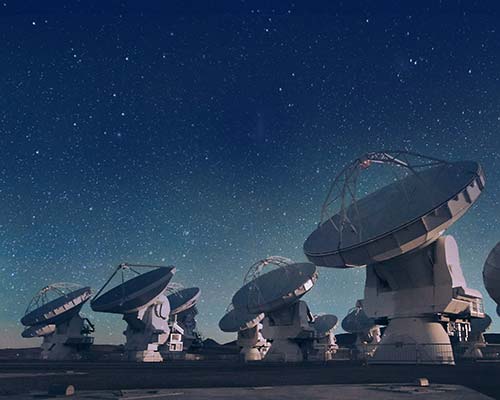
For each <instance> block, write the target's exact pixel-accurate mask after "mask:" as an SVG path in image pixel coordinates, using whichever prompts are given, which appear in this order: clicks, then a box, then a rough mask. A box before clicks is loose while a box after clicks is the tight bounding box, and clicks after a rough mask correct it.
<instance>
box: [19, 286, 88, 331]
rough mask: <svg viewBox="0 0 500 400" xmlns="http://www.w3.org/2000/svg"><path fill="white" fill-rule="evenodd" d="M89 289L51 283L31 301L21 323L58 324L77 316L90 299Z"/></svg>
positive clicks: (30, 324) (26, 324) (31, 324)
mask: <svg viewBox="0 0 500 400" xmlns="http://www.w3.org/2000/svg"><path fill="white" fill-rule="evenodd" d="M91 293H92V292H91V289H90V287H81V286H79V285H76V284H73V283H66V282H60V283H53V284H51V285H48V286H46V287H44V288H43V289H41V290H40V291H39V292H38V293H37V294H36V295H35V296H34V297H33V299H32V300H31V302H30V303H29V305H28V308H27V309H26V313H25V315H24V317H22V318H21V323H22V324H23V325H25V326H33V325H38V324H46V325H48V324H59V323H61V322H64V321H67V320H69V319H71V318H72V317H73V316H74V315H76V314H78V312H79V311H80V310H81V308H82V307H83V305H84V304H85V302H86V301H87V300H89V299H90V297H91Z"/></svg>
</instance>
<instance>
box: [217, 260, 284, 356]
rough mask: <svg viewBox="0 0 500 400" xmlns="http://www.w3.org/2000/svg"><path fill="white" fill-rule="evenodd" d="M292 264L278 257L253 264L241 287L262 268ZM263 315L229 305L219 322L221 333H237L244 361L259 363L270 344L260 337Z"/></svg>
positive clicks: (259, 273)
mask: <svg viewBox="0 0 500 400" xmlns="http://www.w3.org/2000/svg"><path fill="white" fill-rule="evenodd" d="M291 264H293V261H292V260H290V259H288V258H285V257H280V256H271V257H267V258H265V259H262V260H259V261H257V262H256V263H254V264H253V265H252V266H251V267H250V268H249V269H248V271H247V273H246V275H245V277H244V279H243V285H246V284H247V283H249V282H251V281H252V280H253V279H255V278H257V277H258V276H260V275H261V273H262V270H263V268H265V267H266V266H269V265H272V266H275V267H284V266H287V265H291ZM263 319H264V313H261V312H257V313H253V312H250V311H248V310H247V309H246V308H235V307H234V305H233V303H231V304H230V305H229V306H228V307H227V309H226V314H225V315H224V316H223V317H222V319H221V320H220V321H219V328H220V329H221V331H223V332H237V333H238V338H237V343H238V346H239V347H241V352H240V354H242V356H243V358H244V360H245V361H260V360H262V359H263V358H264V357H265V355H266V354H267V352H268V350H269V347H270V343H269V341H268V340H267V339H266V338H264V336H263V335H262V323H261V322H262V320H263Z"/></svg>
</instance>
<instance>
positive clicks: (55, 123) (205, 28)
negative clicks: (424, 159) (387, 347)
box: [0, 0, 500, 347]
mask: <svg viewBox="0 0 500 400" xmlns="http://www.w3.org/2000/svg"><path fill="white" fill-rule="evenodd" d="M18 3H19V2H14V1H9V0H3V1H2V2H0V43H1V46H0V74H1V75H0V76H1V79H0V145H1V149H2V153H1V157H0V201H1V204H2V212H1V213H0V299H1V300H2V301H1V306H0V326H1V330H0V347H4V346H11V345H25V344H27V343H29V341H26V340H22V339H21V338H20V332H21V329H22V328H21V326H20V324H19V323H18V320H19V318H20V317H21V316H22V314H23V312H24V309H25V307H26V305H27V304H28V302H29V300H30V298H31V296H32V295H33V294H35V292H36V291H37V290H38V289H40V288H41V287H42V286H44V285H46V284H48V283H51V282H54V281H70V282H77V283H81V284H85V285H90V286H92V287H93V288H94V289H96V290H97V289H99V288H100V286H101V285H102V284H103V283H104V280H105V278H107V277H108V276H109V275H110V273H111V271H112V269H113V268H114V266H116V265H117V264H118V263H120V262H123V261H130V262H138V263H153V264H158V263H160V264H174V265H176V266H177V268H178V274H177V276H176V280H177V281H179V282H181V283H183V284H185V285H198V286H200V287H201V289H202V292H203V293H202V302H201V304H200V306H199V309H200V316H199V325H200V328H201V330H202V332H203V333H204V334H205V335H206V336H213V337H216V338H217V339H222V338H223V336H222V335H221V334H220V333H219V332H218V329H217V322H218V320H219V318H220V317H221V316H222V314H223V312H224V309H225V308H226V306H227V304H228V303H229V301H230V298H231V295H232V294H233V293H234V292H235V290H236V289H237V288H238V287H239V285H240V283H241V281H242V279H243V276H244V273H245V271H246V269H247V268H248V267H249V266H250V265H251V264H252V263H253V262H254V261H256V260H258V259H260V258H263V257H265V256H268V255H274V254H277V255H283V256H286V257H290V258H293V259H295V260H304V259H305V257H304V255H303V253H302V244H303V242H304V240H305V239H306V237H307V236H308V235H309V233H310V232H311V231H312V230H313V229H314V227H315V226H316V223H317V222H318V220H319V212H320V207H321V204H322V201H323V199H324V196H325V195H326V191H327V189H328V187H329V184H330V182H331V180H332V179H333V178H334V177H335V175H336V173H337V172H338V171H339V170H340V169H341V168H342V166H343V165H344V164H345V163H347V162H349V161H350V160H352V159H353V158H355V157H357V156H358V155H360V154H361V153H363V152H366V151H370V150H379V149H383V148H406V149H408V150H413V151H417V152H421V153H424V154H427V155H430V156H435V157H439V158H445V159H449V160H458V159H473V160H477V161H479V162H481V163H482V164H483V166H484V168H485V170H486V176H487V189H486V191H485V192H484V194H483V196H482V198H481V199H480V201H479V202H478V203H477V204H476V206H474V207H473V209H472V210H471V211H470V212H469V213H468V214H467V215H466V216H465V217H464V218H463V219H462V220H461V221H460V222H458V223H457V224H456V225H455V226H454V227H453V228H452V229H450V233H452V234H453V235H454V236H455V237H456V239H457V241H458V242H459V245H460V249H461V256H462V264H463V269H464V272H465V275H466V278H467V279H468V282H469V286H471V287H474V288H476V289H479V290H481V291H482V292H483V294H485V295H486V293H485V290H484V286H483V284H482V277H481V272H482V265H483V262H484V260H485V258H486V256H487V253H488V251H489V250H490V249H491V247H493V245H494V244H495V243H496V242H497V241H498V240H499V238H500V223H499V219H500V218H499V210H500V208H499V194H500V189H499V182H500V95H499V93H500V74H499V71H500V23H499V22H498V21H499V19H498V13H496V12H495V10H489V9H488V6H486V5H485V3H479V4H480V6H481V7H479V6H478V5H477V4H472V5H471V6H469V7H470V8H469V9H465V8H463V6H461V5H460V3H451V2H445V3H436V2H429V3H425V4H433V5H432V6H431V7H425V6H422V8H416V7H413V8H405V7H404V6H401V5H398V3H399V2H395V3H389V2H383V3H382V4H383V6H380V7H378V6H375V5H371V6H363V5H361V3H359V4H356V5H352V4H350V5H338V4H330V5H323V4H322V3H317V4H316V5H315V6H314V8H308V7H307V6H305V5H293V4H291V3H290V4H285V2H276V3H274V6H273V3H268V6H266V7H264V8H260V7H259V6H258V5H255V3H252V2H227V3H225V2H218V3H216V5H213V4H210V3H206V2H200V3H202V4H203V6H200V5H199V4H197V3H196V2H176V3H168V2H161V3H160V2H152V3H150V4H149V5H148V6H139V5H138V4H139V3H135V5H134V4H131V3H124V2H120V3H118V2H110V3H107V5H106V6H105V8H104V9H103V8H102V6H101V5H100V3H102V2H90V3H85V4H80V3H76V2H75V4H73V5H71V6H65V5H64V4H65V3H66V2H62V1H61V2H51V4H50V6H49V5H47V6H45V5H40V4H37V5H35V6H33V5H29V3H24V4H22V5H20V4H18ZM35 4H36V3H35ZM269 4H270V5H269ZM363 285H364V271H363V270H356V271H355V270H349V271H338V270H327V269H321V270H320V279H319V282H318V284H317V287H316V288H315V289H313V290H312V292H311V293H310V294H309V295H308V297H306V300H308V302H309V305H310V307H311V309H312V311H313V312H329V313H335V314H337V315H339V316H340V317H342V316H344V315H345V313H346V312H347V310H348V308H350V307H352V306H353V305H354V302H355V301H356V299H358V298H361V297H362V292H363ZM485 304H486V308H487V311H488V312H489V313H490V314H493V313H494V307H493V303H492V301H491V300H489V298H486V299H485ZM84 313H86V314H87V315H90V316H91V317H92V319H93V320H94V321H96V324H97V333H96V336H97V339H98V341H99V342H109V341H112V342H121V341H122V340H123V336H122V334H121V332H122V330H123V329H124V326H125V325H124V323H123V322H122V321H120V319H119V317H116V316H107V315H104V314H93V313H91V312H90V309H89V308H88V307H86V308H85V309H84ZM495 328H496V329H499V328H500V324H499V323H498V321H497V320H496V321H495ZM224 337H225V338H228V336H224Z"/></svg>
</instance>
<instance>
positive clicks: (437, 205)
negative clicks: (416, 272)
mask: <svg viewBox="0 0 500 400" xmlns="http://www.w3.org/2000/svg"><path fill="white" fill-rule="evenodd" d="M376 166H377V167H380V166H383V167H389V168H385V169H386V172H388V173H389V176H388V177H385V179H384V181H385V182H380V180H379V179H377V178H380V177H375V179H372V180H370V181H369V182H361V177H362V176H363V173H365V171H369V170H372V169H373V168H375V167H376ZM391 175H392V179H391ZM387 180H388V181H389V182H388V183H387ZM363 183H365V185H363ZM380 184H382V187H381V188H379V189H378V190H376V191H374V192H371V193H368V191H367V188H368V187H370V186H372V187H373V185H380ZM483 188H484V173H483V170H482V168H481V166H480V165H479V164H478V163H476V162H472V161H459V162H447V161H443V160H439V159H436V158H432V157H427V156H423V155H421V154H417V153H412V152H407V151H382V152H371V153H366V154H365V155H363V156H361V157H359V158H357V159H355V160H354V161H353V162H351V163H350V164H348V165H347V166H346V167H345V168H344V169H343V170H342V171H341V173H340V174H339V175H338V176H337V177H336V178H335V179H334V180H333V183H332V185H331V187H330V190H329V191H328V195H327V197H326V200H325V202H324V204H323V206H322V209H321V218H320V223H319V226H318V228H317V229H316V230H315V231H314V232H313V233H312V234H311V235H310V236H309V237H308V238H307V240H306V241H305V243H304V253H305V254H306V256H307V258H309V260H310V261H311V262H313V263H315V264H316V265H319V266H324V267H334V268H350V267H362V266H366V265H368V264H373V263H377V262H382V261H385V260H389V259H391V258H394V257H396V256H398V255H401V254H404V253H407V252H409V251H412V250H415V249H418V248H420V247H422V246H425V245H427V244H429V243H431V242H432V241H434V240H436V239H437V238H438V237H439V236H440V235H441V234H442V233H443V231H444V230H445V229H447V228H448V227H449V226H450V225H451V224H452V223H453V222H455V221H456V220H457V219H459V218H460V217H461V216H462V215H463V214H464V213H465V212H466V211H467V210H468V209H469V208H470V207H471V205H472V204H473V203H474V202H475V200H476V199H477V197H478V196H479V194H480V193H481V191H482V190H483Z"/></svg>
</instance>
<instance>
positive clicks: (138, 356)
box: [123, 296, 170, 362]
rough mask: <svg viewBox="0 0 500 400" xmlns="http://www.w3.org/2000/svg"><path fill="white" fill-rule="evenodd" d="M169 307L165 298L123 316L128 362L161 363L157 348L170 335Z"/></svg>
mask: <svg viewBox="0 0 500 400" xmlns="http://www.w3.org/2000/svg"><path fill="white" fill-rule="evenodd" d="M169 313H170V306H169V304H168V300H167V298H166V297H165V296H161V297H160V298H159V299H158V300H157V301H156V302H155V303H153V304H151V305H150V306H149V307H145V308H143V309H141V310H139V311H136V312H133V313H130V314H125V315H124V316H123V319H124V320H125V321H126V322H127V329H126V330H125V332H123V333H124V335H125V337H126V343H125V352H126V354H127V359H128V360H129V361H137V362H161V361H163V357H162V356H161V354H160V352H159V351H158V346H160V345H162V344H164V343H165V342H166V341H167V339H168V335H169V333H170V329H169V327H168V315H169Z"/></svg>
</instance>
